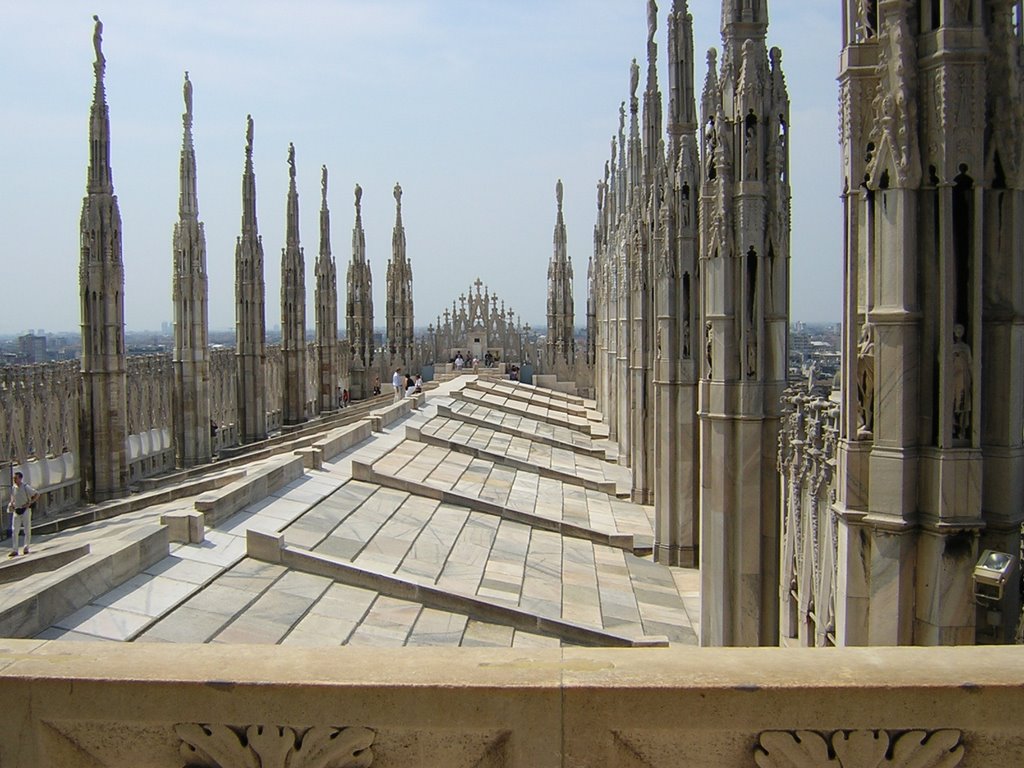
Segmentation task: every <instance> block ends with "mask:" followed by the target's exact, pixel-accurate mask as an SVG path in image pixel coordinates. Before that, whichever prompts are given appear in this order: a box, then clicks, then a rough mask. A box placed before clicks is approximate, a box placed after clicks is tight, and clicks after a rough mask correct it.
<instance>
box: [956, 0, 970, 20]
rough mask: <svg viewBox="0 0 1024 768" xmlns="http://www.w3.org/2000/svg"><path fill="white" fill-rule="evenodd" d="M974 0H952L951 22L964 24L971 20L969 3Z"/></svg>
mask: <svg viewBox="0 0 1024 768" xmlns="http://www.w3.org/2000/svg"><path fill="white" fill-rule="evenodd" d="M973 2H974V0H953V23H954V24H960V25H965V24H968V23H970V20H971V4H972V3H973Z"/></svg>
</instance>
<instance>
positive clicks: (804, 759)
mask: <svg viewBox="0 0 1024 768" xmlns="http://www.w3.org/2000/svg"><path fill="white" fill-rule="evenodd" d="M963 757H964V747H963V744H962V743H961V733H960V731H958V730H952V729H946V730H936V731H906V732H905V733H893V732H889V731H869V730H859V731H836V732H835V733H833V734H832V735H831V736H826V735H825V734H823V733H818V732H816V731H765V732H763V733H762V734H761V735H760V737H759V738H758V745H757V747H755V749H754V762H755V763H757V765H759V766H761V768H897V767H900V766H902V767H903V768H911V766H913V768H954V767H955V766H958V765H960V762H961V760H963Z"/></svg>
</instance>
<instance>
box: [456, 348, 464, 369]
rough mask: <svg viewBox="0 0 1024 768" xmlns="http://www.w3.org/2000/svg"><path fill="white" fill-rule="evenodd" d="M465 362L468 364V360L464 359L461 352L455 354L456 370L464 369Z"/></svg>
mask: <svg viewBox="0 0 1024 768" xmlns="http://www.w3.org/2000/svg"><path fill="white" fill-rule="evenodd" d="M465 364H466V361H465V360H463V359H462V353H461V352H457V353H456V354H455V370H456V371H461V370H462V366H464V365H465Z"/></svg>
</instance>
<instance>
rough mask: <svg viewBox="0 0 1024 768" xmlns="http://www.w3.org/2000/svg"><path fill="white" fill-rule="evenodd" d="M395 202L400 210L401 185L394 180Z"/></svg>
mask: <svg viewBox="0 0 1024 768" xmlns="http://www.w3.org/2000/svg"><path fill="white" fill-rule="evenodd" d="M395 203H397V204H398V210H402V185H401V184H399V183H398V182H397V181H396V182H395Z"/></svg>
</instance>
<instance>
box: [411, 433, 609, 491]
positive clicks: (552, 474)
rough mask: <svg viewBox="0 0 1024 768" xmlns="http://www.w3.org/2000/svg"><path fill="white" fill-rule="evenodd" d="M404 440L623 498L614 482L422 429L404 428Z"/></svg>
mask: <svg viewBox="0 0 1024 768" xmlns="http://www.w3.org/2000/svg"><path fill="white" fill-rule="evenodd" d="M494 431H495V432H499V433H500V432H501V430H500V429H498V428H494ZM405 439H406V440H413V441H415V442H418V443H424V444H425V445H433V446H436V447H438V448H445V449H447V450H449V451H455V452H456V453H462V454H465V455H467V456H472V457H474V458H477V459H486V460H487V461H493V462H494V463H496V464H500V465H502V466H505V467H512V468H514V469H518V470H522V471H525V472H533V473H534V474H536V475H540V476H541V477H545V478H548V479H549V480H560V481H561V482H563V483H566V484H568V485H575V486H579V487H581V488H586V489H588V490H591V491H597V492H598V493H606V494H608V495H609V496H615V497H617V498H623V496H619V489H618V486H616V484H615V482H614V481H612V480H591V479H590V478H588V477H580V476H579V475H574V474H572V473H571V472H562V471H560V470H557V469H552V468H551V467H542V466H540V465H538V464H531V463H530V462H528V461H523V460H522V459H516V458H514V457H512V456H507V455H504V454H498V453H491V452H490V451H486V450H484V449H483V448H474V447H473V446H471V445H466V444H465V443H456V442H454V441H452V440H444V439H442V438H439V437H436V436H434V435H426V434H424V433H423V428H422V427H406V428H405ZM624 494H625V496H627V497H628V495H629V493H628V492H624Z"/></svg>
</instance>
